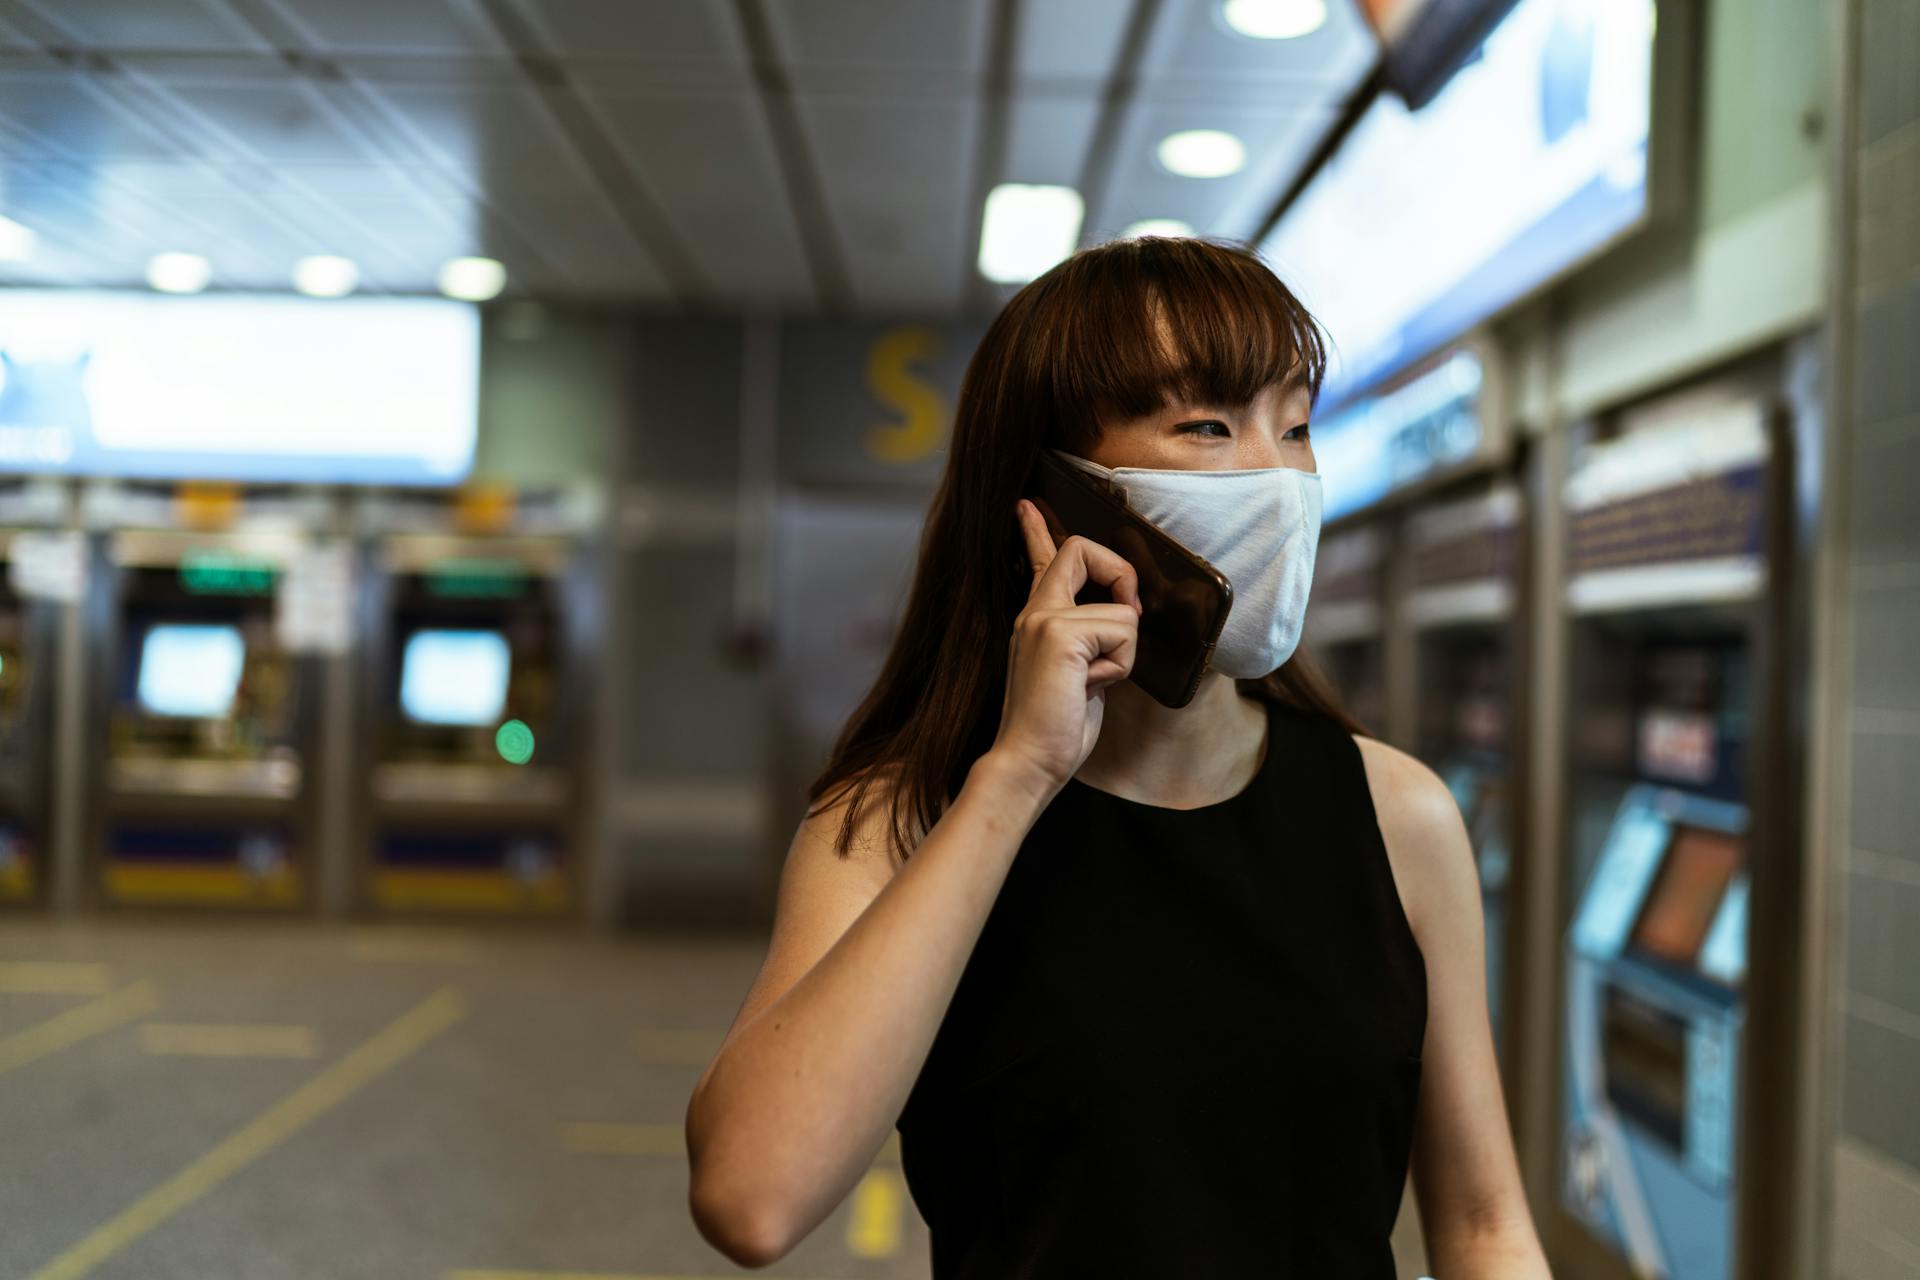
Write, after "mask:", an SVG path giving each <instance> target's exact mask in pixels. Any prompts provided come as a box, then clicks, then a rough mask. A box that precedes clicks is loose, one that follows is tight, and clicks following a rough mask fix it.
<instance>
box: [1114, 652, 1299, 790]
mask: <svg viewBox="0 0 1920 1280" xmlns="http://www.w3.org/2000/svg"><path fill="white" fill-rule="evenodd" d="M1266 719H1267V712H1266V708H1265V707H1264V706H1263V705H1262V704H1261V703H1258V702H1255V701H1254V700H1252V699H1250V698H1243V697H1241V696H1240V692H1239V689H1238V688H1237V687H1236V686H1235V684H1234V682H1233V681H1232V680H1231V679H1229V678H1227V677H1226V676H1222V675H1218V674H1214V673H1209V674H1208V675H1206V676H1205V677H1203V678H1202V680H1201V682H1200V688H1199V690H1198V691H1197V692H1196V693H1195V694H1194V695H1193V701H1191V702H1189V703H1188V704H1187V705H1186V706H1184V707H1178V708H1174V707H1163V706H1161V705H1160V704H1159V703H1158V702H1155V701H1154V700H1153V699H1152V698H1151V697H1149V696H1148V695H1147V694H1146V693H1145V692H1144V691H1143V690H1142V689H1141V688H1140V687H1139V686H1138V685H1136V684H1134V683H1132V682H1131V681H1126V680H1123V681H1121V682H1120V683H1119V684H1115V685H1111V686H1109V687H1108V689H1107V705H1106V709H1105V711H1104V713H1103V715H1102V718H1101V722H1100V740H1099V741H1098V742H1096V743H1094V746H1093V751H1092V752H1091V753H1090V754H1089V755H1088V756H1087V759H1086V763H1084V764H1082V765H1081V766H1080V771H1079V773H1078V774H1077V775H1076V776H1077V777H1078V778H1079V779H1080V780H1081V781H1082V782H1084V783H1086V784H1087V785H1088V786H1091V787H1098V788H1099V789H1100V790H1102V791H1109V792H1112V793H1113V794H1115V795H1118V796H1122V797H1124V798H1126V799H1128V800H1136V801H1139V802H1140V803H1142V804H1152V805H1159V806H1162V807H1165V808H1172V809H1193V808H1198V807H1200V806H1201V805H1206V804H1213V803H1216V802H1218V801H1221V800H1225V799H1227V798H1228V797H1229V796H1232V795H1235V794H1237V793H1238V792H1239V791H1240V790H1241V789H1242V788H1244V787H1245V786H1246V785H1247V783H1248V782H1250V781H1251V780H1252V779H1253V775H1254V774H1255V773H1257V772H1258V771H1259V768H1260V760H1261V757H1262V755H1263V753H1264V751H1265V749H1266V734H1267V730H1266Z"/></svg>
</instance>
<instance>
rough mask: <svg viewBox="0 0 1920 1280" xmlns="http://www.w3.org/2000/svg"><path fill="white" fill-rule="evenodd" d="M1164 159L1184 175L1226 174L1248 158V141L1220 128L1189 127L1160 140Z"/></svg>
mask: <svg viewBox="0 0 1920 1280" xmlns="http://www.w3.org/2000/svg"><path fill="white" fill-rule="evenodd" d="M1158 154H1159V156H1160V163H1161V164H1163V165H1165V166H1166V168H1167V171H1168V172H1170V173H1177V174H1179V175H1180V176H1181V177H1183V178H1224V177H1226V176H1227V175H1228V174H1230V173H1238V172H1239V171H1240V168H1241V166H1242V165H1244V164H1246V162H1247V148H1246V144H1245V143H1243V142H1241V141H1240V139H1238V138H1236V137H1234V136H1233V135H1232V134H1230V133H1226V132H1223V131H1222V130H1219V129H1187V130H1185V131H1183V132H1181V133H1170V134H1168V135H1167V136H1166V137H1164V138H1162V139H1161V140H1160V147H1159V150H1158Z"/></svg>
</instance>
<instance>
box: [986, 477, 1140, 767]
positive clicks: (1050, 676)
mask: <svg viewBox="0 0 1920 1280" xmlns="http://www.w3.org/2000/svg"><path fill="white" fill-rule="evenodd" d="M1016 513H1017V518H1018V520H1019V522H1020V530H1021V533H1022V534H1023V535H1024V537H1025V538H1026V543H1027V558H1028V560H1029V561H1030V562H1031V563H1032V565H1033V587H1032V590H1031V591H1030V592H1029V593H1028V596H1027V604H1026V607H1025V608H1024V609H1022V610H1021V611H1020V615H1019V617H1017V618H1016V619H1015V620H1014V625H1013V635H1012V636H1011V637H1010V638H1009V640H1008V654H1007V688H1006V697H1005V699H1004V700H1003V701H1002V703H1001V707H1000V732H999V734H998V736H997V737H995V739H994V743H993V748H992V750H993V751H994V752H995V753H997V754H999V755H1001V756H1002V757H1003V758H1006V759H1008V760H1011V761H1013V762H1015V763H1017V764H1018V765H1019V766H1021V767H1023V768H1025V769H1030V770H1032V771H1033V772H1034V774H1035V776H1036V777H1037V778H1038V779H1039V780H1041V781H1042V782H1043V783H1044V784H1045V785H1047V786H1048V787H1049V788H1051V789H1052V790H1058V789H1059V788H1060V787H1063V786H1065V785H1066V782H1067V779H1068V778H1071V777H1072V776H1073V775H1074V772H1075V771H1076V770H1078V769H1079V768H1080V765H1081V763H1082V762H1084V761H1085V760H1086V758H1087V755H1088V754H1089V753H1090V752H1091V751H1092V750H1093V744H1094V743H1095V742H1097V741H1098V740H1099V738H1100V722H1101V716H1102V714H1103V712H1104V711H1105V708H1106V690H1107V687H1108V686H1110V685H1112V684H1114V683H1116V682H1118V681H1121V680H1124V679H1126V678H1127V675H1128V673H1129V672H1131V671H1132V670H1133V660H1134V655H1135V652H1136V649H1137V647H1138V644H1139V638H1140V625H1139V624H1140V590H1139V584H1138V582H1137V581H1136V579H1135V575H1134V570H1133V566H1132V565H1130V564H1128V563H1127V562H1126V561H1125V560H1124V559H1122V558H1121V557H1120V556H1119V555H1118V554H1117V553H1116V552H1114V551H1112V550H1110V549H1109V548H1107V547H1103V546H1101V545H1100V544H1099V543H1097V542H1090V541H1088V540H1087V539H1086V538H1082V537H1078V536H1075V537H1069V538H1067V539H1066V540H1065V541H1064V542H1062V543H1060V545H1059V546H1058V547H1057V548H1056V547H1055V546H1054V542H1053V535H1052V534H1050V533H1049V532H1048V531H1047V522H1046V520H1045V519H1044V518H1043V517H1042V516H1041V514H1040V512H1039V510H1038V509H1037V508H1036V507H1035V506H1034V505H1033V503H1031V502H1029V501H1027V500H1025V499H1022V500H1021V501H1020V502H1019V503H1018V504H1017V506H1016ZM1089 582H1095V583H1099V584H1100V585H1101V586H1104V587H1106V588H1107V591H1108V594H1109V595H1111V596H1112V598H1113V603H1111V604H1075V603H1074V597H1075V596H1077V595H1078V594H1079V592H1080V590H1081V588H1082V587H1084V586H1086V584H1087V583H1089Z"/></svg>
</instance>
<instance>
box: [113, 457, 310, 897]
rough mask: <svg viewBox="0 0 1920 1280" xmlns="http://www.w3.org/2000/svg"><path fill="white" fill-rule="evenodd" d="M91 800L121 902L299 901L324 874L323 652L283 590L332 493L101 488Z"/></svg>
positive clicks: (115, 894)
mask: <svg viewBox="0 0 1920 1280" xmlns="http://www.w3.org/2000/svg"><path fill="white" fill-rule="evenodd" d="M85 515H86V519H87V521H88V523H89V524H90V525H91V526H93V528H94V529H95V533H94V535H93V538H94V555H95V572H94V574H93V576H92V584H91V587H90V596H89V612H90V615H91V616H90V618H89V626H88V632H89V635H90V639H91V640H92V643H93V648H94V670H93V677H94V678H93V679H92V680H91V681H90V682H89V684H90V690H91V698H90V701H91V720H92V726H91V727H92V731H93V732H92V736H93V741H94V748H95V749H94V751H93V753H92V754H93V758H95V759H98V760H100V761H102V762H103V767H102V768H101V770H100V772H99V774H98V776H97V777H96V778H94V779H93V780H92V785H93V787H94V790H95V796H94V802H93V803H92V804H91V805H90V806H89V810H90V812H89V821H90V822H91V824H92V826H93V830H92V832H91V840H90V841H89V843H90V845H91V847H92V850H93V860H94V864H95V867H96V871H97V875H96V876H95V881H96V885H97V891H98V897H99V898H100V899H101V900H102V901H103V902H105V903H107V904H109V905H113V906H138V907H227V908H247V909H288V908H296V907H300V906H302V905H304V904H305V903H306V902H307V901H308V893H309V890H310V887H311V885H312V880H313V876H312V858H313V854H314V847H315V835H314V833H315V825H316V816H317V815H316V800H315V797H316V794H317V789H316V788H315V786H314V785H313V763H314V761H315V759H316V757H317V755H318V752H317V750H316V746H317V744H316V732H315V727H316V719H317V718H316V716H315V714H314V712H315V705H316V701H317V696H318V684H319V681H318V671H317V667H316V659H315V658H314V657H313V655H311V654H308V653H303V652H301V651H300V649H299V646H298V645H296V644H294V643H290V638H289V635H288V631H287V624H288V622H289V620H290V618H289V613H288V610H287V609H286V608H285V600H284V595H285V591H284V588H285V587H286V586H287V585H288V583H289V582H290V580H292V579H297V578H298V577H300V576H301V573H300V570H299V568H298V566H299V565H300V563H301V562H302V561H303V560H304V559H305V558H307V557H308V556H309V555H311V554H312V553H313V552H314V551H315V549H316V548H317V547H319V546H321V545H322V544H323V543H324V542H325V541H326V531H327V526H328V522H329V517H330V508H329V504H328V501H327V499H326V498H325V497H324V496H321V495H318V494H316V493H313V492H305V491H296V490H294V489H291V488H288V487H263V488H246V489H243V488H240V487H238V486H231V485H212V486H201V485H177V486H176V485H164V486H162V485H142V484H137V483H116V484H101V485H97V486H95V487H94V488H93V489H92V490H90V491H89V493H88V496H87V501H86V504H85Z"/></svg>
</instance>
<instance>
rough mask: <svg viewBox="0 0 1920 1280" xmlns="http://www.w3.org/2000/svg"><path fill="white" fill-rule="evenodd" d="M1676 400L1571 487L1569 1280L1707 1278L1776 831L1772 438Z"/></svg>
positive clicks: (1751, 418)
mask: <svg viewBox="0 0 1920 1280" xmlns="http://www.w3.org/2000/svg"><path fill="white" fill-rule="evenodd" d="M1682 409H1683V410H1684V411H1682V412H1677V413H1668V414H1665V415H1662V416H1661V417H1659V418H1657V419H1655V421H1654V422H1653V424H1652V425H1648V426H1646V427H1644V428H1641V429H1631V430H1626V431H1623V432H1622V433H1620V434H1619V435H1617V436H1616V437H1614V438H1611V439H1607V440H1605V441H1602V442H1598V443H1591V444H1589V445H1587V446H1586V447H1585V448H1584V449H1583V450H1581V451H1579V452H1577V453H1576V456H1575V461H1574V463H1573V467H1572V471H1571V474H1570V477H1569V479H1568V482H1567V487H1566V501H1567V508H1568V519H1569V534H1568V537H1569V543H1568V569H1569V576H1568V578H1567V581H1566V605H1567V608H1568V609H1569V611H1570V613H1571V615H1572V616H1571V619H1570V622H1571V628H1570V629H1571V642H1572V651H1571V656H1572V664H1571V665H1572V673H1573V689H1572V693H1573V697H1572V702H1571V705H1572V708H1573V710H1572V714H1571V724H1570V734H1571V738H1570V742H1569V748H1570V751H1569V759H1570V763H1571V766H1572V768H1571V778H1570V782H1571V790H1570V800H1571V804H1572V813H1571V815H1570V816H1571V821H1570V824H1569V825H1570V830H1569V831H1568V833H1567V843H1566V850H1565V857H1566V862H1565V863H1564V864H1563V867H1564V869H1563V872H1562V874H1563V876H1564V881H1563V882H1564V883H1565V884H1566V886H1567V888H1568V891H1569V893H1570V894H1571V898H1570V901H1571V904H1572V906H1571V913H1570V916H1569V918H1568V919H1567V921H1566V927H1565V933H1564V936H1563V943H1562V951H1563V954H1562V957H1561V960H1562V966H1563V967H1562V974H1561V986H1562V991H1561V1012H1560V1023H1561V1026H1560V1040H1561V1055H1560V1056H1561V1065H1562V1077H1561V1081H1560V1093H1561V1099H1560V1119H1561V1124H1560V1132H1559V1161H1558V1178H1559V1183H1560V1186H1559V1199H1560V1203H1561V1205H1562V1207H1563V1210H1564V1212H1565V1214H1566V1215H1568V1217H1569V1218H1570V1219H1571V1220H1572V1221H1573V1222H1575V1223H1577V1224H1578V1232H1579V1234H1580V1235H1581V1236H1582V1237H1583V1238H1584V1240H1583V1241H1572V1240H1567V1239H1566V1238H1565V1237H1564V1236H1563V1239H1562V1243H1563V1244H1564V1245H1566V1246H1567V1247H1569V1248H1572V1249H1574V1251H1575V1252H1576V1253H1579V1254H1581V1255H1582V1256H1584V1255H1585V1253H1586V1252H1589V1251H1593V1246H1595V1245H1597V1246H1598V1250H1597V1252H1599V1253H1601V1254H1603V1255H1605V1256H1606V1257H1607V1258H1609V1259H1610V1260H1611V1261H1610V1262H1609V1263H1608V1264H1607V1266H1606V1267H1605V1268H1602V1269H1600V1270H1596V1271H1591V1272H1582V1274H1618V1275H1622V1276H1625V1275H1634V1276H1644V1277H1672V1278H1673V1280H1725V1278H1726V1277H1729V1276H1731V1275H1733V1274H1734V1262H1735V1240H1736V1237H1737V1234H1738V1232H1739V1230H1740V1228H1739V1221H1740V1216H1741V1213H1742V1210H1741V1195H1742V1187H1741V1172H1740V1171H1741V1151H1742V1146H1743V1136H1742V1134H1743V1125H1742V1122H1741V1116H1742V1113H1743V1110H1744V1109H1745V1104H1743V1102H1742V1099H1741V1094H1742V1091H1743V1082H1744V1079H1745V1073H1744V1072H1743V1070H1742V1063H1743V1059H1744V1056H1745V1055H1746V1054H1747V1052H1748V1046H1747V1044H1746V1040H1747V1027H1748V1023H1749V1010H1750V1006H1749V999H1748V997H1749V992H1748V963H1747V962H1748V957H1749V928H1748V925H1749V912H1748V904H1749V900H1750V897H1751V896H1752V891H1753V887H1754V883H1755V876H1756V875H1757V874H1759V872H1760V870H1761V868H1763V867H1764V866H1766V865H1768V863H1767V860H1766V859H1763V858H1760V857H1757V856H1756V849H1757V844H1756V840H1757V838H1758V836H1757V833H1758V831H1759V830H1760V829H1761V828H1763V827H1770V828H1772V834H1771V836H1770V837H1769V838H1771V839H1773V840H1789V839H1791V838H1792V836H1791V831H1792V828H1793V825H1794V824H1793V823H1792V822H1791V821H1785V820H1780V821H1769V822H1756V813H1763V812H1766V806H1768V805H1769V804H1774V803H1778V800H1779V798H1778V797H1777V796H1770V795H1769V794H1767V791H1766V788H1765V786H1764V785H1763V784H1762V779H1763V778H1765V777H1766V776H1768V775H1767V773H1766V772H1765V771H1764V770H1763V769H1762V768H1761V767H1760V761H1759V759H1758V757H1759V756H1761V755H1762V754H1763V753H1765V752H1766V751H1767V750H1769V744H1772V748H1771V749H1774V750H1778V749H1779V747H1778V744H1779V741H1780V739H1779V734H1780V732H1781V730H1780V728H1779V726H1778V725H1776V724H1773V723H1771V722H1770V721H1769V718H1768V717H1769V716H1770V715H1771V714H1772V713H1771V712H1770V711H1769V710H1768V708H1769V707H1770V706H1773V705H1777V704H1776V703H1775V702H1773V701H1770V700H1768V699H1766V698H1763V697H1761V696H1760V689H1761V685H1762V683H1763V679H1762V678H1763V677H1764V676H1765V671H1764V664H1765V662H1766V661H1767V660H1768V657H1769V655H1772V654H1777V653H1779V652H1782V651H1783V646H1782V645H1781V644H1780V643H1779V641H1778V637H1777V635H1776V634H1775V628H1776V627H1777V625H1778V624H1777V621H1776V619H1777V618H1778V613H1777V611H1774V610H1770V609H1769V608H1767V607H1766V600H1767V597H1768V595H1769V593H1770V591H1771V590H1772V589H1773V587H1774V585H1775V584H1776V575H1777V574H1778V573H1779V572H1780V569H1779V566H1778V564H1777V561H1776V557H1778V556H1780V555H1781V554H1782V552H1781V549H1780V544H1779V538H1780V537H1781V535H1782V532H1783V531H1782V529H1781V528H1780V523H1781V522H1782V521H1783V520H1785V519H1787V516H1786V515H1785V513H1784V510H1783V504H1782V503H1781V502H1780V501H1779V500H1778V498H1777V497H1776V496H1775V495H1776V494H1777V493H1778V492H1779V486H1778V483H1777V482H1778V481H1779V479H1780V478H1781V477H1780V476H1779V474H1778V470H1777V469H1778V468H1780V467H1782V466H1784V465H1785V458H1784V454H1785V450H1786V446H1785V444H1784V443H1783V441H1784V439H1785V435H1784V432H1783V431H1781V430H1780V427H1779V422H1778V415H1777V412H1776V411H1775V410H1774V409H1773V408H1772V405H1771V402H1770V401H1769V399H1768V398H1767V397H1765V396H1764V395H1756V396H1748V395H1744V394H1733V393H1732V392H1729V393H1728V394H1727V395H1725V396H1718V397H1715V396H1706V397H1700V396H1696V397H1693V398H1690V399H1689V401H1687V402H1686V403H1685V404H1683V405H1682ZM1771 678H1774V679H1780V678H1784V676H1783V674H1782V673H1780V672H1775V673H1773V676H1772V677H1771ZM1775 812H1776V813H1777V812H1778V811H1777V810H1776V811H1775ZM1772 865H1776V866H1782V867H1784V866H1786V865H1788V860H1786V859H1776V860H1775V861H1774V862H1773V864H1772ZM1746 1273H1747V1274H1753V1275H1763V1274H1767V1271H1766V1269H1765V1267H1764V1266H1763V1267H1761V1269H1759V1270H1757V1271H1756V1270H1753V1269H1752V1268H1751V1267H1748V1268H1747V1269H1746Z"/></svg>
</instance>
